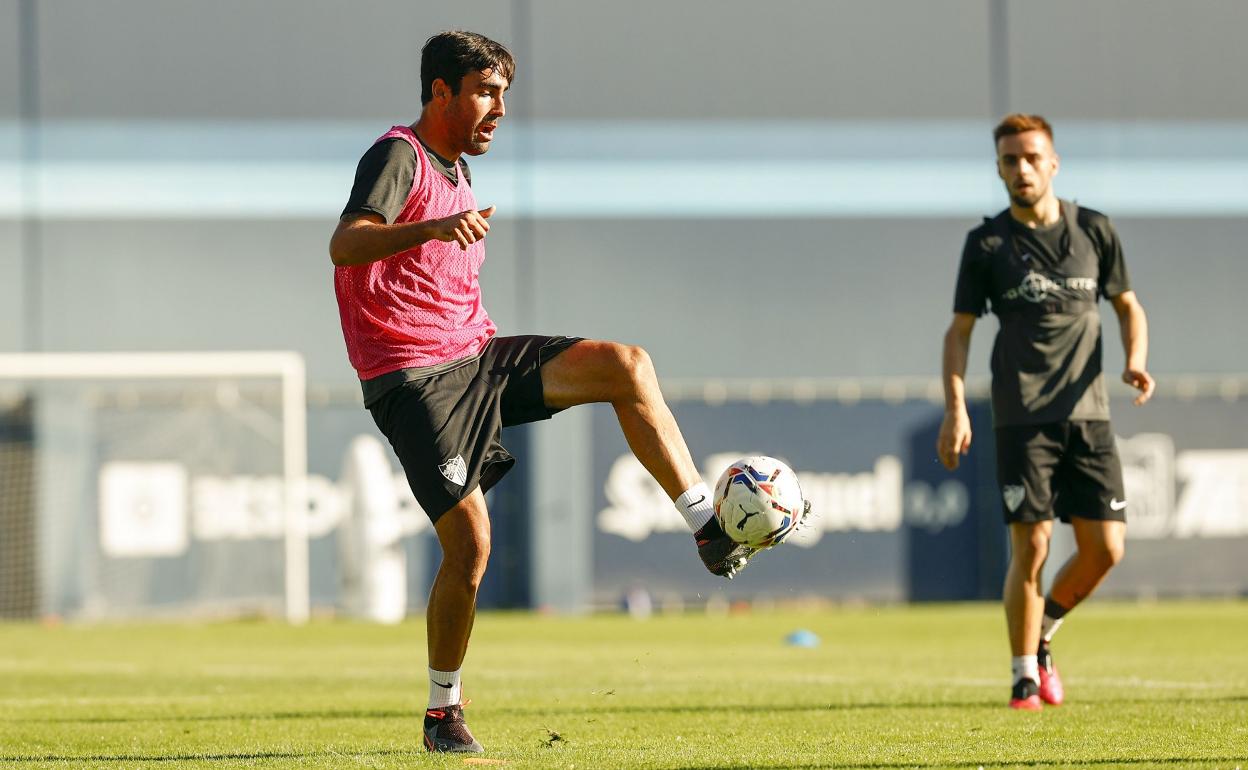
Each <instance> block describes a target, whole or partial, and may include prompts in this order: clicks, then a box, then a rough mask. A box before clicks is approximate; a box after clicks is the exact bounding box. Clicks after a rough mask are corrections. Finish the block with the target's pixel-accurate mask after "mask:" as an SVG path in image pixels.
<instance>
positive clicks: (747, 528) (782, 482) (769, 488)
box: [714, 456, 806, 548]
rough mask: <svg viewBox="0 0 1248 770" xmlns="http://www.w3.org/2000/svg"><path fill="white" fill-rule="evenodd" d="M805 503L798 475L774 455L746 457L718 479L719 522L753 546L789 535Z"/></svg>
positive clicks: (768, 544) (734, 536)
mask: <svg viewBox="0 0 1248 770" xmlns="http://www.w3.org/2000/svg"><path fill="white" fill-rule="evenodd" d="M805 505H806V503H805V500H804V499H803V497H802V490H801V487H800V486H798V483H797V474H795V473H794V472H793V469H792V468H790V467H789V466H787V465H785V464H784V463H782V462H780V461H779V460H777V459H776V458H774V457H762V456H759V457H744V458H742V459H740V460H737V461H736V462H734V463H732V464H731V465H729V466H728V469H727V470H726V471H724V472H723V474H722V475H720V477H719V481H717V482H715V497H714V507H715V516H716V518H717V519H719V525H720V526H721V527H723V529H724V532H726V533H728V536H729V537H731V538H732V539H733V540H735V541H737V542H738V543H741V544H743V545H748V546H750V547H751V548H770V547H771V546H773V545H776V544H777V543H779V542H781V541H782V540H784V539H785V538H786V537H788V536H789V533H791V532H792V531H793V530H794V529H795V528H796V527H797V525H798V524H799V523H800V522H801V520H802V517H803V509H804V507H805Z"/></svg>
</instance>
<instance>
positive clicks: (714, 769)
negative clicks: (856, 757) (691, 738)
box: [676, 757, 1246, 770]
mask: <svg viewBox="0 0 1248 770" xmlns="http://www.w3.org/2000/svg"><path fill="white" fill-rule="evenodd" d="M1245 759H1246V758H1245V757H1140V758H1138V759H1080V760H1071V761H1069V762H1060V761H1059V762H1054V761H1052V760H1045V761H1043V762H1006V761H998V762H993V761H970V762H903V763H895V762H865V763H861V764H854V765H847V764H843V763H840V762H834V763H826V764H825V763H816V764H810V763H807V764H801V765H785V766H784V767H785V769H786V770H821V769H822V768H837V769H838V770H893V768H906V767H1096V766H1099V765H1113V766H1115V767H1118V766H1122V765H1145V766H1147V765H1183V764H1193V763H1197V762H1199V763H1200V764H1202V765H1204V764H1211V765H1222V764H1227V765H1232V766H1233V765H1235V764H1236V763H1241V762H1244V761H1245ZM676 770H758V766H757V765H689V766H687V767H681V768H676Z"/></svg>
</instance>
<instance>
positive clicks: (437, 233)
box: [429, 206, 494, 250]
mask: <svg viewBox="0 0 1248 770" xmlns="http://www.w3.org/2000/svg"><path fill="white" fill-rule="evenodd" d="M493 215H494V207H493V206H490V207H489V208H488V209H481V210H480V211H472V210H469V211H461V212H459V213H458V214H455V215H453V216H449V217H445V218H443V219H435V220H433V221H431V222H430V223H429V224H430V226H431V227H432V229H433V237H434V238H435V239H436V240H439V241H446V242H447V243H451V242H458V243H459V247H460V248H461V249H465V250H466V249H467V248H468V247H469V246H470V245H472V244H474V243H476V242H477V241H479V240H481V239H482V238H484V237H485V234H486V233H488V232H489V231H490V223H489V221H488V220H489V218H490V217H491V216H493Z"/></svg>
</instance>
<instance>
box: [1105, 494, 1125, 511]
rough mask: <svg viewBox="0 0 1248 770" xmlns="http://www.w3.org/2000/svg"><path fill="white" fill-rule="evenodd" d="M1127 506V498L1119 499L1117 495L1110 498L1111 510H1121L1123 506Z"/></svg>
mask: <svg viewBox="0 0 1248 770" xmlns="http://www.w3.org/2000/svg"><path fill="white" fill-rule="evenodd" d="M1126 507H1127V501H1126V500H1119V499H1118V498H1116V497H1115V498H1110V501H1109V509H1110V510H1111V511H1121V510H1122V509H1123V508H1126Z"/></svg>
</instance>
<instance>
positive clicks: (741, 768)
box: [0, 750, 1248, 770]
mask: <svg viewBox="0 0 1248 770" xmlns="http://www.w3.org/2000/svg"><path fill="white" fill-rule="evenodd" d="M423 756H425V752H424V751H423V750H415V751H400V750H382V751H352V752H334V751H254V752H236V753H228V754H162V755H155V756H153V755H144V754H91V755H86V756H83V755H75V754H43V755H40V756H27V757H20V756H3V755H0V762H5V763H13V764H18V765H20V764H22V763H33V762H233V761H240V760H252V761H255V760H259V761H263V760H269V759H322V758H330V757H339V758H341V759H344V760H349V759H359V758H362V757H412V758H416V757H423ZM1246 760H1248V757H1140V758H1136V759H1081V760H1078V761H1070V762H1054V761H1052V760H1048V761H1044V762H1006V761H996V762H994V761H969V762H930V763H926V762H904V763H894V762H865V763H860V764H843V763H840V762H834V763H805V764H794V765H785V768H788V770H820V769H821V768H841V769H842V770H892V769H893V768H898V769H900V768H907V767H918V768H923V767H955V768H960V767H975V768H980V767H984V768H987V767H1095V766H1099V765H1115V766H1123V765H1127V766H1130V765H1180V764H1190V763H1193V762H1200V763H1202V764H1214V765H1222V764H1226V765H1233V764H1238V763H1242V762H1244V761H1246ZM757 767H758V766H757V765H689V766H687V767H683V768H678V769H677V770H756V768H757Z"/></svg>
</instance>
